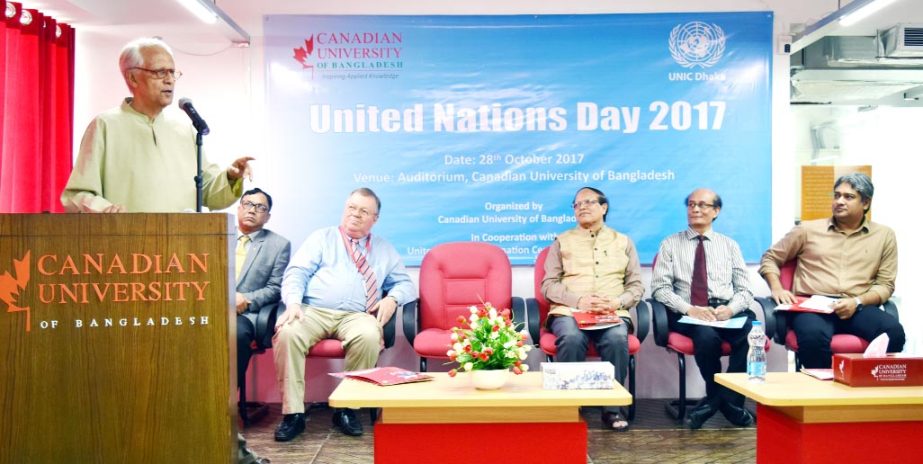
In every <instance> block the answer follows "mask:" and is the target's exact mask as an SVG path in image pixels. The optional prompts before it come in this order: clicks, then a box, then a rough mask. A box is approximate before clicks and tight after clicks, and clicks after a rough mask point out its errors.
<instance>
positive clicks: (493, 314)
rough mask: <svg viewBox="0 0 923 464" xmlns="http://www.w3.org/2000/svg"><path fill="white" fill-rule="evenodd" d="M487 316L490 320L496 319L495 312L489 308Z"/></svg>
mask: <svg viewBox="0 0 923 464" xmlns="http://www.w3.org/2000/svg"><path fill="white" fill-rule="evenodd" d="M487 316H488V317H490V319H491V320H494V319H496V318H497V310H496V309H494V308H490V311H487Z"/></svg>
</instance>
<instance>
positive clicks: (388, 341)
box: [382, 307, 401, 348]
mask: <svg viewBox="0 0 923 464" xmlns="http://www.w3.org/2000/svg"><path fill="white" fill-rule="evenodd" d="M399 310H401V308H400V307H398V308H397V309H395V310H394V314H393V315H392V316H391V319H388V322H386V323H385V326H384V327H382V338H383V339H384V341H385V348H391V347H392V346H394V333H395V328H396V327H397V313H398V311H399Z"/></svg>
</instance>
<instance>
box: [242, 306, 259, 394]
mask: <svg viewBox="0 0 923 464" xmlns="http://www.w3.org/2000/svg"><path fill="white" fill-rule="evenodd" d="M255 339H256V328H255V327H253V323H252V322H250V319H247V318H246V317H243V316H241V315H239V314H238V315H237V386H238V388H240V386H241V385H243V383H244V382H245V381H246V378H245V376H246V374H247V366H248V365H250V356H251V355H253V348H252V347H251V346H250V344H251V343H252V342H253V341H254V340H255Z"/></svg>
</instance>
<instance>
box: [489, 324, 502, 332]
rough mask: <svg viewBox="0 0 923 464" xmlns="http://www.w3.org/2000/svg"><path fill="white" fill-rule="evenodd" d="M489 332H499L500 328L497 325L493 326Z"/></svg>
mask: <svg viewBox="0 0 923 464" xmlns="http://www.w3.org/2000/svg"><path fill="white" fill-rule="evenodd" d="M491 330H493V331H494V332H499V331H500V326H499V325H495V326H493V328H492V329H491Z"/></svg>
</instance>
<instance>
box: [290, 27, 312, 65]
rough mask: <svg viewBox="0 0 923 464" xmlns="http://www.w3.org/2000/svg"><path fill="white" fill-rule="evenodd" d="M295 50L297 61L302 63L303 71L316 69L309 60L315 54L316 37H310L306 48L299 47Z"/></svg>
mask: <svg viewBox="0 0 923 464" xmlns="http://www.w3.org/2000/svg"><path fill="white" fill-rule="evenodd" d="M294 50H295V56H294V58H295V61H297V62H299V63H301V67H302V68H303V69H308V68H311V69H313V68H314V65H313V64H308V58H309V57H310V56H311V54H312V53H314V36H313V35H312V36H311V37H308V38H307V39H305V41H304V47H298V48H296V49H294Z"/></svg>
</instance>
